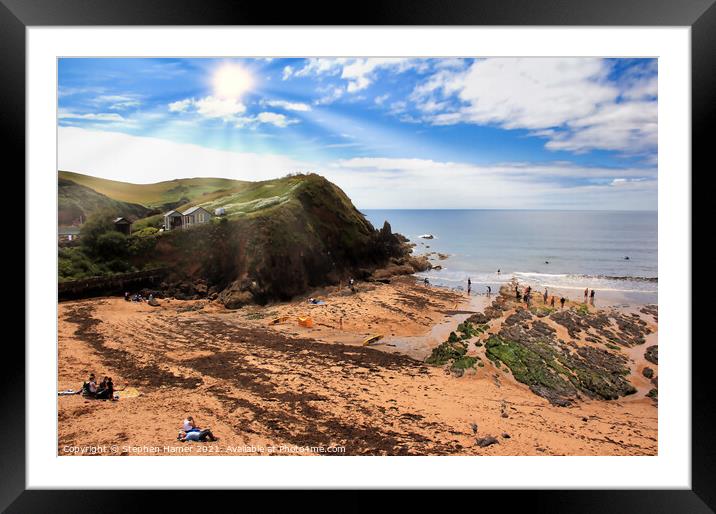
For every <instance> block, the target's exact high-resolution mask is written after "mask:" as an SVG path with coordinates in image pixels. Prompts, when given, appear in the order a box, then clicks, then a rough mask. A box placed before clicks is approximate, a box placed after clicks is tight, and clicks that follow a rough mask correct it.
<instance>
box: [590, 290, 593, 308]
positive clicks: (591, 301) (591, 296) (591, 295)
mask: <svg viewBox="0 0 716 514" xmlns="http://www.w3.org/2000/svg"><path fill="white" fill-rule="evenodd" d="M589 303H590V304H591V305H594V289H592V292H591V293H589Z"/></svg>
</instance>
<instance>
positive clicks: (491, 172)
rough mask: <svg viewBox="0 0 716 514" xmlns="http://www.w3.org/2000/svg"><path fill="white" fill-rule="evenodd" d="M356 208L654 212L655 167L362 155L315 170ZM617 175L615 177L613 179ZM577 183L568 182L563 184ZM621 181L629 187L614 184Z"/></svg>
mask: <svg viewBox="0 0 716 514" xmlns="http://www.w3.org/2000/svg"><path fill="white" fill-rule="evenodd" d="M320 172H321V173H322V174H323V175H325V176H326V177H327V178H329V179H330V180H332V181H334V182H336V183H337V184H338V185H339V186H341V187H342V188H343V189H344V190H345V191H346V193H347V194H348V195H349V196H350V197H351V198H352V199H354V201H355V203H356V205H358V206H359V207H360V208H390V207H392V208H415V209H424V208H447V209H451V208H463V209H470V208H552V209H554V208H562V209H656V205H657V195H656V171H655V170H653V169H648V170H644V169H636V168H635V169H620V170H614V169H610V168H588V167H580V166H575V165H573V164H569V163H549V164H542V163H540V164H530V163H507V164H499V165H481V166H478V165H474V164H468V163H458V162H439V161H433V160H428V159H394V158H383V157H360V158H353V159H345V160H338V161H336V162H334V163H330V164H329V165H328V166H327V167H324V168H321V171H320ZM615 174H617V175H618V176H617V177H615ZM565 177H569V178H571V179H580V180H579V182H578V185H574V184H575V182H574V181H569V183H566V182H565V181H564V180H563V179H564V178H565ZM615 180H617V182H616V184H620V182H619V180H621V181H624V183H626V184H627V185H628V186H629V187H624V185H623V184H622V185H621V186H620V187H616V188H615V187H613V185H616V184H615V183H614V181H615Z"/></svg>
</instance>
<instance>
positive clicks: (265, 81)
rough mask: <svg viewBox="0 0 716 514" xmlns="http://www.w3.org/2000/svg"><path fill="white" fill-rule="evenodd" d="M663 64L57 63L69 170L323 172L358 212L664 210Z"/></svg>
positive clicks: (133, 174)
mask: <svg viewBox="0 0 716 514" xmlns="http://www.w3.org/2000/svg"><path fill="white" fill-rule="evenodd" d="M657 103H658V101H657V61H656V59H597V58H488V59H480V58H477V59H463V58H460V59H458V58H433V59H418V58H308V59H270V58H253V59H246V58H244V59H228V58H221V59H154V58H137V59H119V58H102V59H88V58H63V59H60V60H59V62H58V111H57V117H58V119H57V124H58V145H59V147H58V168H59V169H61V170H68V171H75V172H79V173H86V174H88V175H93V176H97V177H102V178H109V179H113V180H122V181H126V182H134V183H152V182H159V181H163V180H172V179H176V178H188V177H226V178H234V179H241V180H265V179H270V178H277V177H281V176H284V175H286V174H288V173H295V172H315V173H319V174H321V175H323V176H325V177H326V178H328V179H329V180H331V181H332V182H334V183H336V184H337V185H338V186H339V187H341V188H342V189H343V190H344V191H345V192H346V193H347V194H348V195H349V196H350V197H351V199H352V200H353V202H354V203H355V205H356V206H357V207H359V208H363V209H370V208H435V209H445V208H463V209H480V208H506V209H600V210H601V209H608V210H656V208H657Z"/></svg>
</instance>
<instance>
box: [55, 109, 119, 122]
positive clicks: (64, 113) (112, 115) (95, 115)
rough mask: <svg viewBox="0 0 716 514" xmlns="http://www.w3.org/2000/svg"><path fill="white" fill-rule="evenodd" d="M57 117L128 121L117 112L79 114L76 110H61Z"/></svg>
mask: <svg viewBox="0 0 716 514" xmlns="http://www.w3.org/2000/svg"><path fill="white" fill-rule="evenodd" d="M57 117H58V118H60V119H70V120H92V121H113V122H119V121H126V120H125V119H124V118H123V117H122V116H121V115H120V114H117V113H116V112H100V113H86V114H77V113H74V112H69V111H64V110H60V112H59V113H58V114H57Z"/></svg>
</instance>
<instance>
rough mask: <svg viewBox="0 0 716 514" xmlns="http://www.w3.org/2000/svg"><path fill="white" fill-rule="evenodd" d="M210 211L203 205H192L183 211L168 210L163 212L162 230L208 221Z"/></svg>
mask: <svg viewBox="0 0 716 514" xmlns="http://www.w3.org/2000/svg"><path fill="white" fill-rule="evenodd" d="M211 217H212V216H211V213H210V212H209V211H207V210H206V209H204V208H203V207H199V206H197V207H192V208H191V209H188V210H186V211H184V212H179V211H169V212H167V213H166V214H164V230H174V229H177V228H189V227H192V226H194V225H201V224H203V223H209V221H210V220H211Z"/></svg>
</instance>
